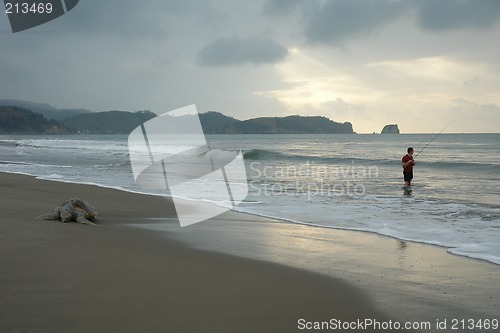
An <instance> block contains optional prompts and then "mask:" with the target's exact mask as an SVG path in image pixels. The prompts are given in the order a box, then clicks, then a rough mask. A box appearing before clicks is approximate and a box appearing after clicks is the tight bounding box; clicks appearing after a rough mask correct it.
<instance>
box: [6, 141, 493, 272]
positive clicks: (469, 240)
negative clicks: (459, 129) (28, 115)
mask: <svg viewBox="0 0 500 333" xmlns="http://www.w3.org/2000/svg"><path fill="white" fill-rule="evenodd" d="M433 137H434V135H432V134H414V135H405V134H401V135H208V136H207V141H208V142H209V144H210V147H211V149H212V152H213V154H214V156H217V154H226V153H227V152H228V151H231V152H235V151H238V150H240V149H241V150H242V151H243V152H244V158H245V165H246V171H247V176H248V180H245V179H241V180H239V181H241V182H245V181H246V182H247V183H248V188H249V195H248V196H247V198H246V200H245V201H244V202H242V203H241V204H240V205H238V206H237V207H236V208H235V210H238V211H242V212H246V213H251V214H256V215H261V216H268V217H274V218H279V219H283V220H287V221H290V222H294V223H301V224H308V225H311V226H315V227H323V228H339V229H351V230H362V231H369V232H375V233H378V234H382V235H387V236H391V237H395V238H398V239H402V240H411V241H417V242H423V243H429V244H435V245H440V246H444V247H447V248H448V251H449V252H451V253H454V254H457V255H463V256H468V257H472V258H478V259H483V260H487V261H490V262H492V263H495V264H499V265H500V176H499V171H500V157H499V156H500V134H442V135H440V136H439V137H437V138H436V140H435V141H434V142H432V143H431V144H430V145H429V146H428V147H427V148H426V149H425V150H424V151H423V152H422V153H421V154H420V155H419V156H418V157H417V158H416V165H415V167H414V181H413V186H412V187H413V189H412V191H411V192H407V191H404V190H403V179H402V170H401V158H402V156H403V155H404V154H405V153H406V148H407V147H408V146H413V147H414V148H415V151H416V152H418V151H419V150H420V149H421V148H422V147H424V146H425V145H426V144H427V143H428V142H429V141H430V140H431V139H432V138H433ZM128 152H129V150H128V144H127V136H126V135H116V136H115V135H105V136H99V135H81V136H0V171H3V172H11V173H22V174H29V175H34V176H37V177H39V178H43V179H50V180H56V181H65V182H74V183H86V184H96V185H99V186H104V187H112V188H118V189H122V190H127V191H133V192H142V193H150V194H158V195H161V193H160V192H156V193H154V192H153V191H151V190H143V189H141V188H139V187H137V186H136V185H135V183H134V178H133V175H132V170H131V166H130V161H129V155H128ZM198 190H199V189H193V191H198ZM220 204H224V203H220Z"/></svg>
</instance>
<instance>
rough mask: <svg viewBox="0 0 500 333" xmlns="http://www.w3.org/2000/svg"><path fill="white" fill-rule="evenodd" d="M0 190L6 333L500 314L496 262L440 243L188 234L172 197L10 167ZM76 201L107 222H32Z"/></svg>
mask: <svg viewBox="0 0 500 333" xmlns="http://www.w3.org/2000/svg"><path fill="white" fill-rule="evenodd" d="M0 193H1V200H0V212H1V215H2V216H1V218H0V231H1V232H0V250H1V256H0V267H1V269H0V293H1V295H2V297H1V299H0V331H1V332H292V331H300V327H299V325H298V323H299V320H300V319H304V320H305V321H307V322H314V321H321V322H323V321H330V320H331V319H336V320H341V321H356V320H360V319H361V320H363V319H366V318H372V319H376V320H378V321H380V322H388V321H390V320H392V321H393V322H394V321H400V322H402V323H404V322H405V321H416V320H420V321H428V322H430V323H432V327H431V329H426V330H421V331H429V332H430V331H438V330H437V329H436V326H435V325H436V320H441V321H442V320H445V319H446V320H447V329H446V330H439V331H441V332H442V331H447V330H450V331H451V320H453V319H459V320H461V319H469V318H472V319H475V320H480V319H481V320H483V319H494V318H496V319H499V318H498V313H499V312H500V304H499V301H498V299H499V296H500V293H499V291H498V286H499V285H500V274H499V273H500V267H499V266H496V265H493V264H489V263H487V262H482V261H479V260H472V259H467V258H463V257H458V256H454V255H451V254H448V253H447V252H446V249H443V248H439V247H434V246H426V245H422V244H415V243H409V242H401V241H398V240H395V239H391V238H387V237H381V236H377V235H373V234H368V233H362V232H354V231H341V230H328V229H322V228H312V227H306V226H301V225H294V224H289V223H285V222H281V221H277V220H270V219H266V218H260V217H256V216H252V215H247V214H240V213H234V212H230V213H227V214H223V215H222V216H220V217H217V218H215V219H213V220H210V221H206V222H203V223H200V224H197V225H194V226H190V227H186V228H180V227H179V225H178V223H177V221H176V219H175V211H174V208H173V205H172V203H171V202H170V201H168V200H167V199H164V198H160V197H152V196H146V195H140V194H133V193H127V192H122V191H118V190H112V189H105V188H99V187H96V186H90V185H75V184H69V183H61V182H51V181H45V180H38V179H35V178H33V177H30V176H23V175H13V174H5V173H0ZM72 197H79V198H82V199H84V200H87V201H89V202H90V203H91V204H93V205H94V206H95V207H96V208H97V209H98V211H99V223H98V224H99V226H95V227H93V226H87V225H82V224H78V223H66V224H63V223H60V222H56V221H39V220H35V217H36V216H38V215H40V214H44V213H48V212H50V211H51V210H52V209H53V208H54V207H55V206H56V205H57V204H59V203H60V202H62V201H64V200H67V199H69V198H72ZM332 331H334V330H332ZM352 331H357V330H352ZM364 331H365V332H368V331H376V330H373V329H369V328H368V329H366V330H364ZM384 331H385V330H384ZM455 331H456V330H455ZM483 331H484V330H483Z"/></svg>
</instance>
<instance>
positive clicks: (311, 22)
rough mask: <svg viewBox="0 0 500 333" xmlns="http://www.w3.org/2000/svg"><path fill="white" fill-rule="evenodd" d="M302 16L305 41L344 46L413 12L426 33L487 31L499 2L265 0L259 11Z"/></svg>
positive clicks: (499, 12)
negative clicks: (296, 13)
mask: <svg viewBox="0 0 500 333" xmlns="http://www.w3.org/2000/svg"><path fill="white" fill-rule="evenodd" d="M294 11H298V12H300V13H301V20H302V21H301V23H302V29H303V32H304V35H305V41H306V42H308V43H309V44H326V45H330V46H343V45H344V44H345V43H346V42H348V41H349V40H351V39H353V38H362V37H367V36H369V35H370V34H371V33H372V32H374V31H377V30H379V29H381V28H383V27H384V26H386V25H388V24H390V23H391V22H392V21H394V20H396V19H398V18H400V17H402V16H403V15H408V17H411V14H412V13H414V14H415V15H414V17H415V19H416V23H417V25H418V26H419V27H420V28H421V29H424V30H428V31H435V32H439V31H443V30H452V29H455V30H458V29H487V28H491V27H492V26H493V25H494V24H495V23H496V22H497V21H498V20H499V19H500V0H415V1H410V0H355V1H353V0H325V1H318V0H310V1H306V0H304V1H298V0H291V1H286V0H268V1H267V2H266V3H265V4H264V6H263V9H262V12H263V13H264V14H266V15H272V16H276V17H280V16H284V15H286V14H288V13H291V12H294Z"/></svg>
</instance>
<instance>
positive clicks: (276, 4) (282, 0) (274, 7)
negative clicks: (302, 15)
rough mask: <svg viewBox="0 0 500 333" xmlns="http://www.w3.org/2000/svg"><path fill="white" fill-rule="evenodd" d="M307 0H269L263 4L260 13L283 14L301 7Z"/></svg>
mask: <svg viewBox="0 0 500 333" xmlns="http://www.w3.org/2000/svg"><path fill="white" fill-rule="evenodd" d="M306 2H307V1H304V0H269V1H267V2H266V3H265V4H264V7H263V9H262V13H263V14H266V15H278V16H280V15H283V14H288V13H290V12H293V11H294V10H295V9H297V8H300V7H302V6H303V5H304V4H306Z"/></svg>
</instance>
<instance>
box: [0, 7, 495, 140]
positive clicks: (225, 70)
mask: <svg viewBox="0 0 500 333" xmlns="http://www.w3.org/2000/svg"><path fill="white" fill-rule="evenodd" d="M499 59H500V1H499V0H439V1H436V0H421V1H419V0H417V1H410V0H408V1H404V0H402V1H397V0H330V1H328V0H323V1H321V0H304V1H301V0H254V1H236V0H182V1H180V0H147V1H146V0H145V1H132V0H105V1H104V0H81V1H80V3H79V4H78V5H77V6H76V7H75V8H74V9H73V10H72V11H70V12H68V13H67V14H66V15H64V16H62V17H60V18H58V19H56V20H54V21H51V22H49V23H47V24H44V25H42V26H39V27H36V28H33V29H30V30H27V31H24V32H18V33H15V34H13V33H12V32H11V31H10V26H9V23H8V18H7V15H5V14H4V13H2V12H0V98H16V99H23V100H30V101H34V102H43V103H49V104H51V105H54V106H56V107H59V108H87V109H90V110H92V111H106V110H129V111H134V110H144V109H149V110H151V111H154V112H156V113H158V114H160V113H163V112H166V111H169V110H172V109H175V108H178V107H182V106H185V105H189V104H193V103H194V104H196V105H197V107H198V111H200V112H204V111H207V110H215V111H220V112H222V113H224V114H227V115H231V116H233V117H236V118H239V119H248V118H252V117H257V116H283V115H289V114H300V115H323V116H326V117H329V118H330V119H333V120H335V121H341V122H344V121H350V122H352V123H353V127H354V130H355V131H356V132H358V133H371V132H374V131H375V132H380V130H381V129H382V127H383V126H384V125H385V124H389V123H397V124H398V125H399V127H400V129H401V131H402V132H405V133H417V132H427V133H429V132H439V131H440V130H441V129H442V128H443V127H444V126H446V125H447V124H448V123H449V122H450V121H452V120H455V122H454V123H453V124H452V125H451V126H450V127H449V129H448V130H447V131H449V132H497V133H498V132H500V61H499Z"/></svg>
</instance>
